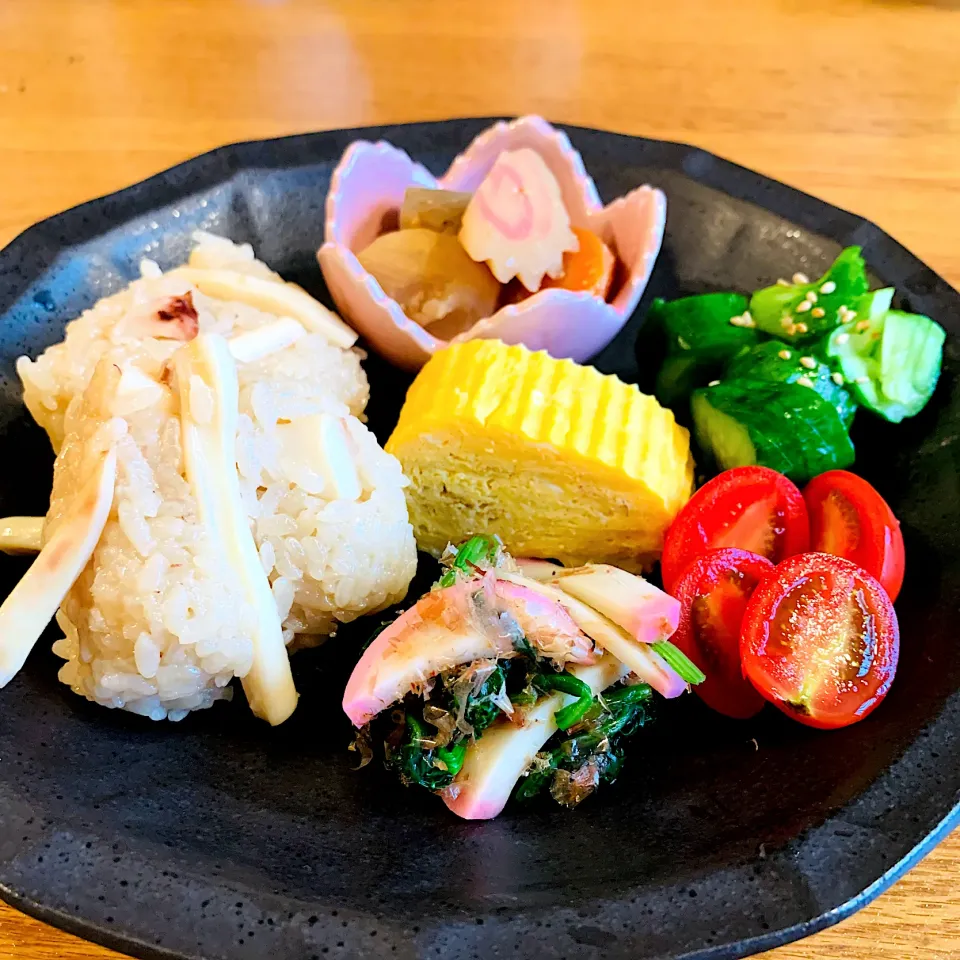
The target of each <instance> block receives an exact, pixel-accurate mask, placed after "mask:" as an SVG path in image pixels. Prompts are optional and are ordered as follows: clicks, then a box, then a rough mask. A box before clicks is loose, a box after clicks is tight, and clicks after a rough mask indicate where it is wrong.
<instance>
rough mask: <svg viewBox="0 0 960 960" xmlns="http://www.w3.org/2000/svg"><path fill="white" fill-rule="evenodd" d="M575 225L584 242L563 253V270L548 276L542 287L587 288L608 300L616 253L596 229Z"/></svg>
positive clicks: (574, 228) (562, 288) (589, 291)
mask: <svg viewBox="0 0 960 960" xmlns="http://www.w3.org/2000/svg"><path fill="white" fill-rule="evenodd" d="M572 229H573V232H574V234H576V237H577V240H578V242H579V244H580V246H579V247H578V249H576V250H571V251H568V252H567V253H565V254H564V255H563V273H561V274H560V276H559V277H556V278H554V277H551V276H549V275H547V276H546V277H544V280H543V286H542V287H541V289H542V290H547V289H550V288H551V287H557V288H559V289H561V290H573V291H586V292H587V293H592V294H594V295H595V296H598V297H600V298H602V299H604V300H606V298H607V294H608V293H609V292H610V283H611V282H612V280H613V268H614V267H615V266H616V262H617V260H616V257H614V255H613V251H612V250H611V249H610V248H609V247H608V246H607V245H606V244H605V243H604V242H603V241H602V240H601V239H600V238H599V237H598V236H597V235H596V234H595V233H593V232H592V231H590V230H584V229H583V228H582V227H573V228H572Z"/></svg>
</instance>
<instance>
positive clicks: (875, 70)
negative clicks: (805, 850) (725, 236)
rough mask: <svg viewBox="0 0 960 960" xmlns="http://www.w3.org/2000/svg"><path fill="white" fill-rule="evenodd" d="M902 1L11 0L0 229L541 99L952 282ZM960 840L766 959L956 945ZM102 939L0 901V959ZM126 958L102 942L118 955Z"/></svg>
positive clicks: (935, 52) (924, 84) (937, 36)
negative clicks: (144, 187) (695, 151)
mask: <svg viewBox="0 0 960 960" xmlns="http://www.w3.org/2000/svg"><path fill="white" fill-rule="evenodd" d="M951 6H953V5H952V4H949V3H939V4H938V3H926V4H924V3H910V2H907V0H875V2H868V0H803V2H801V0H738V2H737V3H721V2H719V0H670V2H668V3H659V2H653V0H651V2H647V3H644V2H642V0H640V2H638V0H608V2H602V0H523V2H517V0H481V2H465V0H422V2H417V3H415V2H413V0H365V2H359V0H335V2H326V3H321V2H319V0H302V2H292V0H291V2H278V0H260V2H256V0H246V2H244V0H81V2H78V0H0V245H2V244H4V243H6V242H7V241H8V240H10V239H11V238H12V237H13V236H14V235H15V234H17V233H18V232H19V231H20V230H22V229H23V228H24V227H26V226H28V225H29V224H30V223H33V222H34V221H36V220H37V219H39V218H41V217H45V216H48V215H49V214H53V213H56V212H57V211H59V210H61V209H63V208H65V207H68V206H71V205H72V204H75V203H79V202H80V201H82V200H87V199H89V198H91V197H94V196H96V195H98V194H103V193H107V192H109V191H112V190H115V189H117V188H118V187H122V186H125V185H126V184H129V183H132V182H134V181H136V180H139V179H141V178H142V177H145V176H147V175H149V174H151V173H154V172H156V171H158V170H160V169H162V168H163V167H166V166H168V165H170V164H173V163H176V162H177V161H179V160H183V159H185V158H187V157H189V156H191V155H193V154H196V153H199V152H200V151H203V150H207V149H209V148H211V147H215V146H218V145H220V144H223V143H227V142H229V141H234V140H243V139H249V138H257V137H270V136H276V135H280V134H286V133H295V132H301V131H306V130H318V129H323V128H329V127H338V126H353V125H358V124H367V123H380V122H384V121H404V120H424V119H434V118H442V117H453V116H463V115H475V116H486V115H492V114H516V113H525V112H537V113H542V114H544V115H546V116H547V117H549V118H551V119H555V120H559V121H566V122H570V123H577V124H585V125H593V126H599V127H607V128H609V129H612V130H618V131H623V132H627V133H636V134H647V135H649V136H653V137H662V138H667V139H675V140H684V141H689V142H693V143H697V144H699V145H701V146H703V147H706V148H707V149H709V150H713V151H715V152H717V153H719V154H722V155H724V156H727V157H729V158H731V159H733V160H737V161H739V162H740V163H743V164H745V165H747V166H749V167H754V168H755V169H757V170H761V171H763V172H764V173H768V174H771V175H773V176H775V177H778V178H780V179H782V180H785V181H787V182H789V183H792V184H794V185H796V186H798V187H801V188H803V189H805V190H808V191H809V192H811V193H814V194H817V195H819V196H821V197H823V198H824V199H826V200H829V201H831V202H833V203H836V204H838V205H840V206H842V207H846V208H848V209H852V210H855V211H857V212H858V213H862V214H864V215H866V216H868V217H870V218H871V219H873V220H875V221H876V222H877V223H879V224H881V225H882V226H883V227H885V228H886V229H887V230H888V231H889V232H891V233H892V234H893V235H894V236H896V237H897V238H898V239H900V240H901V241H903V242H904V243H905V244H906V245H907V246H909V247H910V248H912V249H913V250H915V251H916V253H917V254H919V255H920V256H921V257H922V258H924V259H925V260H926V261H927V262H928V263H930V264H931V265H932V266H933V267H934V268H935V269H936V270H938V271H939V272H940V273H942V274H943V275H944V276H945V277H947V278H948V279H949V280H951V281H952V282H953V283H954V284H955V285H960V243H958V242H957V235H958V234H957V224H958V223H960V66H958V63H957V59H956V56H957V51H958V50H960V10H957V9H955V8H954V9H951ZM958 877H960V834H958V835H954V836H953V837H952V838H951V839H950V840H948V841H947V842H945V843H944V844H942V845H941V847H940V848H939V849H938V850H937V851H936V852H935V853H933V854H932V855H931V856H930V857H929V858H928V859H927V860H926V861H925V862H924V863H923V864H922V865H921V866H919V867H918V868H917V869H916V870H915V871H914V872H913V873H911V874H910V875H909V876H908V877H907V878H906V879H904V880H903V881H901V882H900V883H899V884H898V885H897V886H895V887H894V888H893V889H892V890H891V891H890V892H888V893H887V894H885V895H884V896H882V897H881V898H880V899H879V900H878V901H876V902H875V903H874V904H873V905H872V906H870V907H868V908H867V909H865V910H864V911H863V912H862V913H860V914H859V915H857V916H856V917H854V918H853V919H850V920H848V921H846V922H844V923H843V924H841V925H840V926H838V927H835V928H834V929H832V930H829V931H826V932H824V933H821V934H819V935H818V936H815V937H813V938H811V939H809V940H806V941H803V942H801V943H798V944H794V945H791V946H787V947H783V948H781V949H780V950H776V951H773V952H772V953H769V954H766V955H765V956H766V957H768V958H770V960H839V958H850V960H947V958H955V957H958V956H960V889H958V884H957V879H958ZM108 956H111V954H110V953H109V951H106V950H103V949H102V948H100V947H96V946H93V945H91V944H87V943H85V942H83V941H80V940H77V939H75V938H73V937H69V936H67V935H65V934H62V933H60V932H58V931H56V930H54V929H52V928H50V927H47V926H45V925H43V924H40V923H38V922H36V921H34V920H32V919H29V918H27V917H25V916H23V915H21V914H19V913H17V912H16V911H14V910H12V909H10V908H8V907H5V906H2V905H0V958H5V960H6V958H17V960H27V958H30V960H46V958H54V957H56V958H61V960H76V958H83V960H94V958H97V960H100V958H106V957H108ZM114 956H115V955H114Z"/></svg>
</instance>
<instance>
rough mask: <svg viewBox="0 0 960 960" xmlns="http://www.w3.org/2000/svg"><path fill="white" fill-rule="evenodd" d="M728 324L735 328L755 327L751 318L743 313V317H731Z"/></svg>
mask: <svg viewBox="0 0 960 960" xmlns="http://www.w3.org/2000/svg"><path fill="white" fill-rule="evenodd" d="M730 323H731V324H732V325H733V326H735V327H748V328H752V327H755V326H756V324H755V323H754V322H753V317H751V316H750V314H749V313H744V314H743V316H739V317H731V318H730Z"/></svg>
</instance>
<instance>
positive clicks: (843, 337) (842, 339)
mask: <svg viewBox="0 0 960 960" xmlns="http://www.w3.org/2000/svg"><path fill="white" fill-rule="evenodd" d="M849 339H850V334H849V333H838V334H837V344H838V345H839V346H841V347H842V346H843V345H844V344H845V343H846V342H847V341H848V340H849Z"/></svg>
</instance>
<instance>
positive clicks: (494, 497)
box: [386, 340, 693, 572]
mask: <svg viewBox="0 0 960 960" xmlns="http://www.w3.org/2000/svg"><path fill="white" fill-rule="evenodd" d="M386 449H387V451H388V452H389V453H392V454H393V455H394V456H395V457H397V459H398V460H399V461H400V463H401V465H402V466H403V471H404V473H405V474H406V475H407V477H408V478H409V480H410V486H409V487H408V488H407V503H408V506H409V508H410V521H411V523H412V524H413V529H414V533H415V535H416V538H417V543H418V545H419V546H420V548H421V549H422V550H426V551H428V552H429V553H432V554H434V555H435V556H438V555H439V554H440V553H442V551H443V550H444V548H445V547H446V546H447V544H448V543H459V542H461V541H463V540H465V539H467V538H468V537H470V536H472V535H474V534H478V533H495V534H498V535H499V536H500V537H501V539H502V540H503V542H504V544H505V546H506V548H507V549H508V550H509V551H510V552H511V553H512V554H514V556H518V557H543V558H550V559H554V560H559V561H560V562H562V563H564V564H581V563H587V562H594V563H601V562H602V563H611V564H615V565H617V566H619V567H622V568H624V569H626V570H631V571H635V572H636V571H640V570H642V569H644V568H647V567H649V566H650V565H651V564H652V563H653V561H654V560H656V559H657V558H658V557H659V555H660V551H661V548H662V546H663V537H664V534H665V533H666V530H667V527H668V526H669V525H670V523H671V521H672V520H673V518H674V517H675V516H676V514H677V512H678V511H679V510H680V508H681V507H682V506H683V505H684V504H685V503H686V502H687V500H688V499H689V497H690V494H691V492H692V489H693V460H692V458H691V456H690V437H689V433H688V432H687V430H685V429H684V428H683V427H680V426H678V425H677V423H676V421H675V420H674V418H673V414H672V413H671V412H670V411H669V410H665V409H664V408H663V407H661V406H660V405H659V404H658V403H657V401H656V400H654V399H653V397H648V396H646V395H645V394H643V393H641V392H640V391H639V390H638V389H637V387H636V386H633V385H630V384H626V383H624V382H623V381H622V380H619V379H618V378H617V377H614V376H606V375H604V374H601V373H600V372H599V371H598V370H595V369H594V368H593V367H586V366H580V365H579V364H576V363H574V362H573V361H571V360H554V359H553V358H552V357H550V356H548V355H547V354H546V353H544V352H539V353H533V352H531V351H530V350H527V349H526V347H522V346H507V345H506V344H504V343H501V342H499V341H497V340H470V341H467V342H466V343H461V344H455V345H453V346H451V347H449V348H447V349H445V350H442V351H440V352H438V353H437V354H435V355H434V356H433V357H432V358H431V359H430V360H429V361H428V363H427V364H426V366H424V368H423V369H422V370H421V371H420V374H419V375H418V376H417V378H416V380H415V381H414V383H413V385H412V386H411V387H410V390H409V392H408V394H407V399H406V402H405V404H404V406H403V409H402V411H401V412H400V420H399V422H398V424H397V426H396V429H395V430H394V432H393V435H392V436H391V437H390V439H389V441H388V442H387V445H386Z"/></svg>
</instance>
